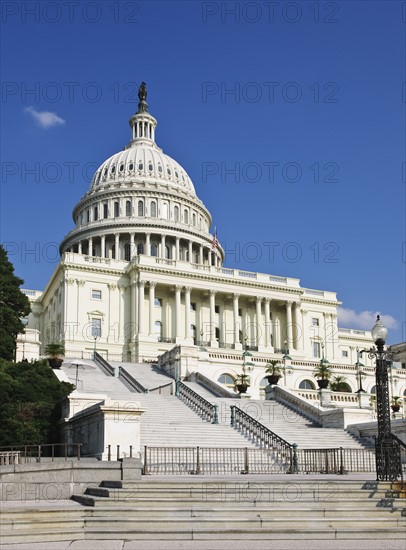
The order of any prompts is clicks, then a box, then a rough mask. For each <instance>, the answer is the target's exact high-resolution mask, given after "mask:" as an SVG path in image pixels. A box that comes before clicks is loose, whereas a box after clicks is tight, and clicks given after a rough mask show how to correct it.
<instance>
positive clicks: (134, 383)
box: [118, 367, 149, 393]
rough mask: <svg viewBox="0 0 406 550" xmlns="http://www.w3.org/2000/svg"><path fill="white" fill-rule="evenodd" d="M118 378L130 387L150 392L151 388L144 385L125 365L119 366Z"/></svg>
mask: <svg viewBox="0 0 406 550" xmlns="http://www.w3.org/2000/svg"><path fill="white" fill-rule="evenodd" d="M118 379H119V380H121V382H123V384H124V385H125V386H127V387H129V389H130V390H131V389H133V390H135V391H136V392H138V393H148V392H149V390H148V388H146V387H145V386H143V385H142V384H141V383H140V382H138V380H136V379H135V378H134V377H133V376H131V374H130V373H129V372H127V371H126V370H125V369H124V368H123V367H118Z"/></svg>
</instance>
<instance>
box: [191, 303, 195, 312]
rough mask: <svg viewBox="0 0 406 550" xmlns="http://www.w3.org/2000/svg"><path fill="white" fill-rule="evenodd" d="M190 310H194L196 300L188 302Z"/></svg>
mask: <svg viewBox="0 0 406 550" xmlns="http://www.w3.org/2000/svg"><path fill="white" fill-rule="evenodd" d="M190 311H196V302H190Z"/></svg>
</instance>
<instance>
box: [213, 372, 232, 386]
mask: <svg viewBox="0 0 406 550" xmlns="http://www.w3.org/2000/svg"><path fill="white" fill-rule="evenodd" d="M217 382H220V384H224V385H225V386H228V387H229V388H234V378H233V377H232V376H231V375H230V374H227V373H223V374H220V376H219V377H218V378H217Z"/></svg>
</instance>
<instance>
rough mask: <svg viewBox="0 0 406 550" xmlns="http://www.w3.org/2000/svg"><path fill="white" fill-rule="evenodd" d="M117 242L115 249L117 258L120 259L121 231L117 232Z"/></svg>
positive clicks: (115, 235)
mask: <svg viewBox="0 0 406 550" xmlns="http://www.w3.org/2000/svg"><path fill="white" fill-rule="evenodd" d="M114 237H115V243H114V251H115V259H116V260H119V259H120V233H115V234H114Z"/></svg>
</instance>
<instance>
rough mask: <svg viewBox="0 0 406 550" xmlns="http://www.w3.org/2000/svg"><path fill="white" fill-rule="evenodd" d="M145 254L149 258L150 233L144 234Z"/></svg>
mask: <svg viewBox="0 0 406 550" xmlns="http://www.w3.org/2000/svg"><path fill="white" fill-rule="evenodd" d="M145 254H146V255H147V256H151V233H146V234H145Z"/></svg>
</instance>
